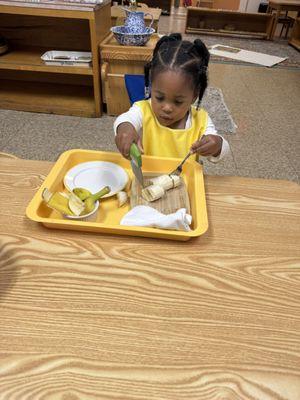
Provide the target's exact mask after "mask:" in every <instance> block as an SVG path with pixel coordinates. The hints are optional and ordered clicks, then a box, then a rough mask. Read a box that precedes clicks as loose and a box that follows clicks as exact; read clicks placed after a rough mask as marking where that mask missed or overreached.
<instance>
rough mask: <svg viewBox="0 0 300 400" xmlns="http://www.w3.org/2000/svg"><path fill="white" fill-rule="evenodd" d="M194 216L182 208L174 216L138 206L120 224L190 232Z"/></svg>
mask: <svg viewBox="0 0 300 400" xmlns="http://www.w3.org/2000/svg"><path fill="white" fill-rule="evenodd" d="M191 222H192V216H191V215H189V214H187V212H186V209H185V208H180V209H179V210H177V211H176V212H175V213H173V214H168V215H166V214H162V213H161V212H159V211H157V210H155V208H152V207H148V206H136V207H134V208H132V209H131V210H130V211H129V212H128V213H127V214H125V215H124V217H123V218H122V220H121V222H120V224H121V225H129V226H148V227H151V228H160V229H173V230H178V231H190V230H191V228H190V227H189V225H190V224H191Z"/></svg>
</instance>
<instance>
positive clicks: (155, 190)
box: [142, 185, 165, 202]
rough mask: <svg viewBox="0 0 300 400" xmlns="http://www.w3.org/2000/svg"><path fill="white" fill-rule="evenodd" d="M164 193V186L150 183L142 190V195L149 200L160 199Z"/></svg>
mask: <svg viewBox="0 0 300 400" xmlns="http://www.w3.org/2000/svg"><path fill="white" fill-rule="evenodd" d="M164 194H165V191H164V188H163V187H162V186H159V185H150V186H147V187H146V188H145V189H143V190H142V197H143V198H144V199H145V200H146V201H149V202H151V201H155V200H158V199H160V198H161V197H162V196H163V195H164Z"/></svg>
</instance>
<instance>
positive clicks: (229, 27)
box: [185, 7, 274, 39]
mask: <svg viewBox="0 0 300 400" xmlns="http://www.w3.org/2000/svg"><path fill="white" fill-rule="evenodd" d="M273 19H274V17H273V15H271V14H260V13H255V14H251V13H242V12H238V11H227V10H213V9H208V8H197V7H188V9H187V16H186V29H185V31H186V33H199V34H210V35H219V36H238V37H245V38H248V37H251V38H261V39H270V35H271V31H272V25H273Z"/></svg>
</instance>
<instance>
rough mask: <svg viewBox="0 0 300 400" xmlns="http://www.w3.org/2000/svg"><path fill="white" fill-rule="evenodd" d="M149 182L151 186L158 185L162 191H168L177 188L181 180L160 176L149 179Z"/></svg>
mask: <svg viewBox="0 0 300 400" xmlns="http://www.w3.org/2000/svg"><path fill="white" fill-rule="evenodd" d="M150 182H151V183H152V185H159V186H162V187H163V188H164V190H169V189H173V188H175V187H177V186H179V185H180V183H181V179H180V177H179V176H177V175H160V176H156V177H155V178H152V179H150Z"/></svg>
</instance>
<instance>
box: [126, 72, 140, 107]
mask: <svg viewBox="0 0 300 400" xmlns="http://www.w3.org/2000/svg"><path fill="white" fill-rule="evenodd" d="M124 79H125V86H126V90H127V93H128V97H129V100H130V104H131V105H132V104H133V103H134V102H136V101H139V100H144V99H145V78H144V75H129V74H128V75H127V74H126V75H124Z"/></svg>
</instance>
